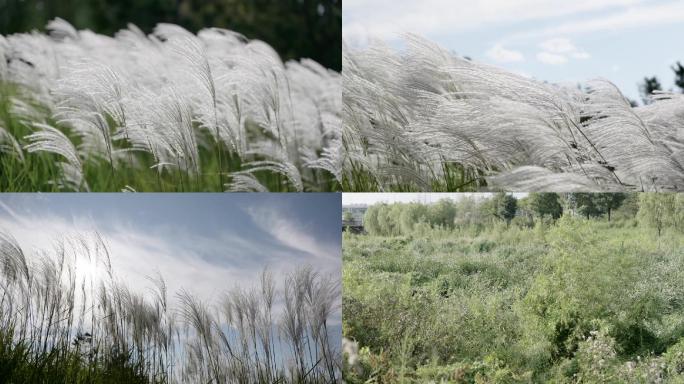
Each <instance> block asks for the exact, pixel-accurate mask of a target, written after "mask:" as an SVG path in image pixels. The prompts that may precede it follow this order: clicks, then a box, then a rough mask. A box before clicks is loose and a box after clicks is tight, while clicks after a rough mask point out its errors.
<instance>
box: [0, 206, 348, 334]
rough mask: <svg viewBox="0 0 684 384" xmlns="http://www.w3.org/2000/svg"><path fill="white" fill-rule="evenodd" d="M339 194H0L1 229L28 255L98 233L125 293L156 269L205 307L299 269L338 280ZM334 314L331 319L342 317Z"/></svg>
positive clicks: (171, 289)
mask: <svg viewBox="0 0 684 384" xmlns="http://www.w3.org/2000/svg"><path fill="white" fill-rule="evenodd" d="M340 199H341V197H340V194H311V193H307V194H121V193H118V194H34V193H29V194H0V230H3V231H5V232H8V233H10V234H12V235H13V236H14V237H15V238H16V239H17V240H18V241H19V243H20V244H21V245H22V246H23V247H24V248H25V250H28V251H29V254H31V253H35V252H37V251H39V250H41V249H46V248H50V247H51V246H52V245H53V244H54V243H55V242H56V241H59V240H60V239H64V238H67V237H68V236H73V235H76V234H87V233H90V232H92V231H97V232H99V233H100V234H101V235H102V236H103V237H104V238H105V239H106V241H107V243H108V245H109V247H110V250H111V259H112V265H113V268H114V271H115V273H116V274H117V276H119V278H120V279H122V280H124V281H125V282H126V283H127V284H128V285H129V286H131V287H132V288H134V289H136V290H138V291H142V290H145V289H146V288H147V287H149V282H148V281H147V280H146V276H150V275H153V274H154V273H156V272H160V273H161V274H162V276H163V277H164V278H165V280H166V282H167V285H168V288H169V293H170V296H172V295H173V294H175V292H177V291H178V290H179V289H181V288H185V289H187V290H189V291H190V292H193V293H195V294H197V295H198V296H200V297H201V298H203V299H204V300H205V301H208V302H211V301H212V300H213V299H214V298H216V297H217V296H218V295H219V294H220V293H222V292H224V291H227V290H230V289H232V288H234V287H235V286H236V285H240V286H242V287H248V286H252V285H254V283H255V282H256V281H258V276H259V273H260V272H261V270H262V268H263V267H264V266H267V265H268V266H269V268H270V269H271V270H272V271H273V272H274V274H273V275H274V276H275V278H276V280H278V285H279V286H280V284H281V283H282V281H283V280H284V277H285V275H286V274H287V273H288V272H291V271H293V270H294V269H295V268H296V267H297V266H298V265H304V264H309V265H311V266H313V267H314V268H316V269H318V270H319V271H320V272H321V273H324V274H331V275H332V276H333V277H334V278H337V279H339V278H340V274H341V265H342V264H341V263H342V261H341V256H340V252H341V235H340ZM340 316H341V315H340V314H339V313H338V314H337V315H336V316H335V318H336V319H337V320H339V319H340Z"/></svg>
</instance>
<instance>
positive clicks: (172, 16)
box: [0, 0, 342, 71]
mask: <svg viewBox="0 0 684 384" xmlns="http://www.w3.org/2000/svg"><path fill="white" fill-rule="evenodd" d="M55 17H61V18H62V19H65V20H67V21H69V22H70V23H71V24H72V25H73V26H74V27H76V28H77V29H91V30H93V31H95V32H97V33H101V34H106V35H111V34H114V33H116V32H117V31H119V30H120V29H123V28H126V25H127V24H128V23H132V24H135V25H136V26H138V27H139V28H140V29H142V30H143V31H145V32H147V33H150V32H151V31H152V29H153V28H154V26H155V25H157V23H173V24H178V25H180V26H182V27H184V28H186V29H188V30H189V31H191V32H193V33H196V32H197V31H199V30H200V29H202V28H208V27H218V28H226V29H230V30H233V31H236V32H239V33H241V34H243V35H245V36H246V37H247V38H249V39H259V40H263V41H266V42H267V43H268V44H269V45H271V46H273V47H274V48H275V49H276V50H277V51H278V53H279V54H280V56H282V57H283V58H284V59H285V60H289V59H299V58H310V59H314V60H316V61H317V62H319V63H320V64H322V65H324V66H325V67H327V68H331V69H334V70H336V71H339V70H341V68H342V0H305V1H303V0H118V1H115V2H112V1H105V0H60V1H53V0H2V1H0V34H1V35H7V34H11V33H17V32H29V31H30V30H32V29H39V30H41V29H43V28H44V27H45V25H46V24H47V22H48V21H50V20H52V19H54V18H55Z"/></svg>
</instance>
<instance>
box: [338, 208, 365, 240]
mask: <svg viewBox="0 0 684 384" xmlns="http://www.w3.org/2000/svg"><path fill="white" fill-rule="evenodd" d="M367 209H368V206H367V205H366V204H352V205H345V206H343V207H342V230H343V231H346V230H349V231H351V232H355V233H360V232H363V216H364V215H365V214H366V210H367Z"/></svg>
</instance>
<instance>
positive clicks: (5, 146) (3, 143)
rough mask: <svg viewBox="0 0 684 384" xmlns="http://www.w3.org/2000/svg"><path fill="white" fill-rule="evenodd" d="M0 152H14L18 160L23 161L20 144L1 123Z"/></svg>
mask: <svg viewBox="0 0 684 384" xmlns="http://www.w3.org/2000/svg"><path fill="white" fill-rule="evenodd" d="M0 153H10V154H15V155H17V157H18V158H19V160H20V161H24V152H23V151H22V149H21V145H19V142H18V141H17V140H16V139H15V138H14V136H12V134H11V133H9V132H8V131H7V130H6V129H5V128H4V127H3V126H2V125H0Z"/></svg>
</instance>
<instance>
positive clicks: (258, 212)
mask: <svg viewBox="0 0 684 384" xmlns="http://www.w3.org/2000/svg"><path fill="white" fill-rule="evenodd" d="M247 213H248V214H249V215H250V217H251V218H252V220H253V221H254V223H255V224H256V225H257V226H258V227H259V228H261V229H262V230H263V231H264V232H265V233H268V234H270V235H271V236H273V237H274V238H275V239H277V240H278V241H280V242H281V243H282V244H283V245H285V246H286V247H289V248H292V249H295V250H298V251H301V252H304V253H306V254H309V255H311V256H314V257H315V258H317V259H318V260H325V261H336V260H341V258H340V249H339V246H337V244H325V243H322V242H321V241H320V240H318V239H316V238H315V237H314V236H312V235H311V231H310V230H311V229H312V228H307V224H305V223H301V222H298V221H297V220H295V219H293V218H292V215H291V212H286V211H285V210H284V209H283V208H282V207H278V206H274V205H270V206H269V205H265V206H264V205H262V206H252V207H249V208H247Z"/></svg>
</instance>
